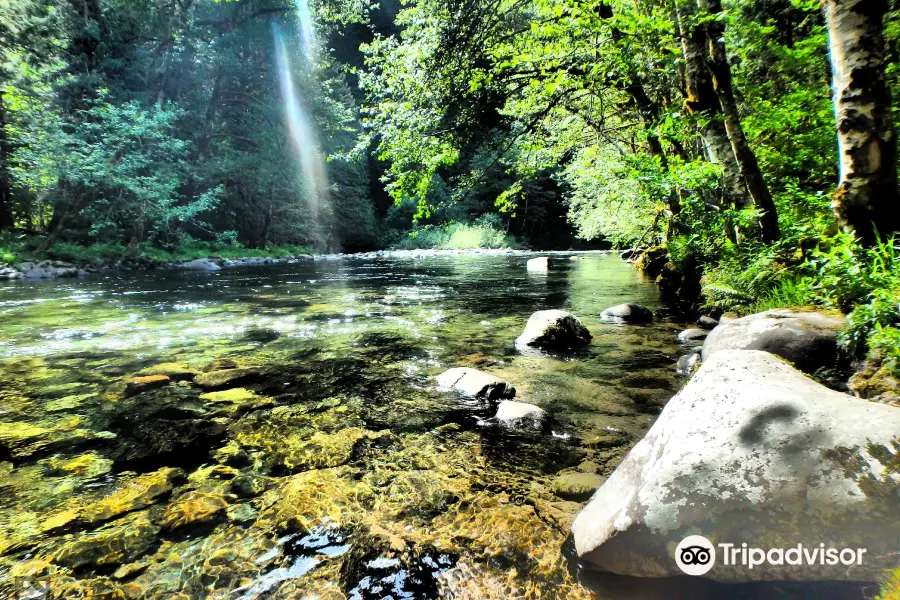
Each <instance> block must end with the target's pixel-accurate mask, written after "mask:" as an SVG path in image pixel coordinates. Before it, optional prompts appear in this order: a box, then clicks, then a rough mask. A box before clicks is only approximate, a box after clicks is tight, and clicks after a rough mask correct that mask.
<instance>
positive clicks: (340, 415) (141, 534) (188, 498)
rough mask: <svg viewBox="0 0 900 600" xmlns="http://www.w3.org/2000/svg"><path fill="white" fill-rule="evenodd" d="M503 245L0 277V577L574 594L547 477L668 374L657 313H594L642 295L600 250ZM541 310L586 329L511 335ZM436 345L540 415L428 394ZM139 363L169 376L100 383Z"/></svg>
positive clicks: (58, 588) (267, 590) (591, 468)
mask: <svg viewBox="0 0 900 600" xmlns="http://www.w3.org/2000/svg"><path fill="white" fill-rule="evenodd" d="M528 258H530V256H528V255H524V254H513V255H497V256H477V255H455V256H437V257H430V258H425V259H421V258H420V259H415V260H412V259H409V260H403V259H384V260H371V259H352V258H345V259H334V260H331V259H329V260H317V261H314V262H313V261H304V262H298V263H296V264H292V265H281V266H269V267H252V268H249V267H248V268H236V269H226V270H223V271H220V272H217V273H212V274H208V273H193V272H175V271H173V272H159V273H153V272H149V273H133V274H132V273H119V274H112V275H106V276H104V277H102V278H101V277H97V278H89V279H84V280H81V281H57V282H47V283H11V284H6V285H0V381H2V384H0V491H2V494H0V555H2V556H0V597H3V594H10V593H11V592H14V591H16V590H18V591H21V590H22V589H24V586H38V587H40V586H47V589H49V590H50V591H51V593H52V594H55V595H56V596H57V597H65V598H70V597H71V598H76V597H87V596H89V595H91V594H93V596H92V597H109V598H116V597H124V598H154V599H155V598H222V599H231V598H235V599H236V598H303V597H317V598H366V599H367V598H432V597H446V598H451V597H452V598H514V597H543V598H578V597H588V596H589V594H588V592H586V591H585V590H584V589H582V588H581V587H580V586H579V585H578V583H577V582H576V581H575V579H574V578H573V576H572V575H571V574H570V573H569V571H568V570H567V568H566V562H565V558H564V556H563V552H562V547H563V544H564V541H565V536H566V532H567V530H568V525H569V523H570V522H571V519H572V518H574V516H575V514H577V511H578V509H579V508H580V506H581V503H580V502H579V501H578V499H577V498H573V497H571V496H569V495H567V494H566V493H565V492H563V491H561V489H560V486H559V485H554V482H555V480H556V479H557V478H558V477H559V476H560V475H566V474H570V475H571V474H574V473H595V474H601V475H603V474H607V473H609V472H610V471H611V470H612V469H613V468H614V467H615V465H616V464H618V461H619V460H621V457H622V456H624V454H625V452H627V450H628V449H629V448H630V446H631V445H633V444H634V443H635V442H636V441H637V440H638V439H640V436H641V435H642V434H643V432H644V431H645V430H646V429H647V428H648V427H649V425H650V424H651V423H652V420H653V418H654V417H655V415H656V414H657V413H658V410H659V407H660V406H662V404H664V402H665V401H666V400H667V399H668V398H669V397H670V396H671V395H672V394H673V393H674V391H675V390H676V388H677V387H678V385H680V382H679V380H678V379H677V378H676V376H675V373H674V362H675V360H676V358H677V356H678V352H679V348H678V346H677V345H676V343H675V341H674V339H675V333H676V332H677V331H678V327H677V324H672V323H664V322H663V323H657V324H654V325H652V326H646V327H630V326H617V325H611V324H606V323H601V322H600V321H599V319H598V315H599V313H600V311H601V310H603V309H604V308H606V307H608V306H611V305H613V304H618V303H621V302H638V303H641V304H644V305H646V306H648V307H650V308H651V309H656V308H660V307H662V304H661V303H660V301H659V297H658V292H657V290H656V288H655V286H654V285H653V284H652V283H650V282H647V281H644V280H642V279H641V278H640V276H639V275H638V274H637V273H636V272H635V271H634V270H633V269H632V268H631V267H630V266H629V265H627V264H626V263H624V262H623V261H621V260H619V259H618V258H617V257H615V256H600V255H587V256H582V257H579V260H569V257H568V256H563V257H557V260H556V262H555V263H554V267H553V268H552V270H551V271H550V273H549V274H546V275H535V274H529V273H527V272H526V270H525V262H526V260H527V259H528ZM547 308H561V309H564V310H568V311H570V312H573V313H574V314H576V315H578V316H579V317H580V318H581V319H582V320H583V322H584V323H585V325H587V327H588V328H589V329H590V330H591V332H592V334H593V335H594V340H593V342H592V344H591V345H590V347H589V348H587V349H586V350H585V351H583V352H581V353H579V354H577V355H569V356H541V355H537V356H535V355H532V356H523V355H521V354H519V353H518V352H517V351H516V350H515V349H514V347H513V340H514V339H515V337H516V336H517V335H518V334H519V333H521V331H522V329H523V327H524V325H525V322H526V321H527V319H528V317H529V316H530V315H531V313H532V312H534V311H536V310H542V309H547ZM171 363H177V365H175V367H173V365H172V364H171ZM161 364H162V365H165V367H164V368H162V370H160V368H157V370H156V371H154V370H153V368H154V367H158V366H159V365H161ZM455 366H471V367H476V368H480V369H483V370H486V371H489V372H491V373H495V374H497V375H499V376H501V377H503V378H504V379H506V380H507V381H509V382H510V383H512V384H513V385H515V386H516V388H517V390H518V394H517V399H518V400H522V401H525V402H531V403H534V404H537V405H539V406H541V407H543V408H544V409H546V410H547V411H548V412H550V413H551V415H552V416H553V423H552V426H551V428H550V429H549V430H547V431H527V432H515V431H509V430H506V429H504V428H501V427H499V426H498V425H497V424H496V423H494V422H493V420H492V419H491V417H492V416H493V412H494V410H495V409H494V407H491V406H489V405H479V404H476V403H472V402H468V401H461V400H460V399H459V398H457V397H456V396H455V395H453V394H444V393H440V392H438V391H436V390H435V389H434V385H433V377H434V376H435V375H437V374H439V373H440V372H442V371H443V370H445V369H447V368H450V367H455ZM176 367H177V368H176ZM148 369H149V370H148ZM173 369H174V370H173ZM233 369H242V370H241V371H233ZM223 370H224V371H227V372H228V373H231V375H234V378H232V379H231V380H230V381H225V382H223V381H221V380H220V381H212V380H209V379H207V383H206V384H205V385H199V384H198V383H195V382H194V381H192V378H193V373H192V371H197V372H201V371H210V372H214V373H215V372H220V371H223ZM154 372H166V373H167V374H169V375H171V376H172V379H173V381H172V382H171V383H169V384H167V385H163V386H162V387H155V388H151V387H148V388H147V389H146V390H143V391H139V390H137V389H130V388H126V385H127V384H128V382H129V381H130V380H131V379H132V378H133V377H134V376H135V375H136V374H141V375H143V374H149V373H154ZM231 375H229V377H231ZM202 378H203V376H202V375H201V378H200V379H198V381H201V380H202ZM210 381H212V383H210ZM132 385H134V384H132ZM41 589H43V588H41ZM179 594H180V595H179Z"/></svg>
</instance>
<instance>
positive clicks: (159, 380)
mask: <svg viewBox="0 0 900 600" xmlns="http://www.w3.org/2000/svg"><path fill="white" fill-rule="evenodd" d="M170 381H172V380H171V379H169V378H168V377H167V376H166V375H147V376H146V377H132V378H131V379H130V380H129V381H128V383H127V384H125V393H126V394H128V395H129V396H134V395H135V394H140V393H141V392H146V391H147V390H153V389H156V388H159V387H163V386H164V385H169V382H170Z"/></svg>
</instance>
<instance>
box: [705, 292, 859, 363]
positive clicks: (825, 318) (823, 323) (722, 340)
mask: <svg viewBox="0 0 900 600" xmlns="http://www.w3.org/2000/svg"><path fill="white" fill-rule="evenodd" d="M845 323H846V320H845V319H844V317H843V316H841V315H840V314H837V313H826V312H820V311H815V310H794V309H787V308H778V309H775V310H767V311H766V312H761V313H757V314H755V315H750V316H748V317H743V318H741V319H737V320H734V321H729V322H723V323H721V324H720V325H719V326H718V327H716V328H715V329H714V330H713V331H712V332H711V333H710V334H709V337H708V338H707V339H706V343H705V344H704V345H703V360H707V359H708V358H709V357H710V356H712V355H713V354H715V353H716V352H720V351H722V350H765V351H766V352H771V353H772V354H777V355H778V356H781V357H782V358H785V359H787V360H789V361H791V362H792V363H794V365H795V366H796V367H797V368H798V369H800V370H801V371H804V372H806V373H813V372H815V371H816V370H817V369H819V368H822V367H825V368H831V367H834V366H835V364H836V363H837V362H838V345H837V333H838V332H839V331H840V330H841V329H842V328H843V327H844V324H845Z"/></svg>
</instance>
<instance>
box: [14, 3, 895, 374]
mask: <svg viewBox="0 0 900 600" xmlns="http://www.w3.org/2000/svg"><path fill="white" fill-rule="evenodd" d="M304 7H305V2H295V1H293V0H290V1H288V0H178V1H174V0H153V1H150V2H141V3H134V2H125V1H124V0H87V1H82V2H74V1H70V0H13V1H11V2H7V3H4V4H3V5H2V11H3V14H2V17H3V19H2V22H3V28H2V29H0V44H2V51H3V57H2V64H0V69H2V71H3V81H4V83H3V89H2V99H3V102H2V105H0V107H2V112H0V118H2V120H0V125H2V132H3V136H2V138H0V150H2V152H0V176H2V179H0V181H2V183H3V185H2V186H0V192H2V196H0V227H2V228H6V229H10V228H12V229H14V230H17V231H18V233H17V235H19V236H21V235H22V234H43V235H45V236H47V237H46V238H45V242H44V244H43V247H42V248H33V246H34V244H33V243H32V248H31V251H37V252H40V251H44V252H46V250H47V247H49V246H51V245H52V243H58V242H63V243H82V244H84V243H93V244H97V243H102V244H105V246H104V247H105V248H108V249H111V248H116V249H118V248H121V249H122V253H123V255H124V254H128V253H139V252H143V253H145V254H146V253H150V252H151V250H150V249H153V250H154V251H155V250H161V251H164V252H166V251H167V252H174V251H176V249H177V248H188V249H190V248H200V247H204V248H213V247H216V248H219V249H224V248H232V249H235V248H238V249H239V248H241V247H244V248H259V249H263V248H266V247H269V246H272V245H279V244H294V245H298V244H299V245H303V246H306V247H312V248H315V249H318V250H326V249H337V248H343V249H351V250H352V249H364V248H374V247H405V248H423V247H440V248H472V247H509V246H517V245H521V244H524V245H527V246H532V247H539V248H551V247H563V248H565V247H570V246H571V245H572V243H573V241H572V239H571V237H570V228H574V231H575V233H576V234H577V236H578V237H579V238H581V240H583V241H585V242H598V241H599V242H603V243H612V244H614V245H616V246H619V247H628V246H663V247H664V248H666V251H667V254H668V258H669V260H670V265H669V267H671V268H668V267H667V268H666V269H665V274H666V275H665V276H666V277H669V278H671V277H673V276H674V275H673V274H676V273H681V278H682V279H681V280H680V281H675V282H674V283H673V282H671V281H669V282H665V283H666V286H667V289H669V290H670V291H671V290H674V291H675V292H676V293H679V294H681V296H682V298H684V297H687V299H689V300H691V299H693V298H695V297H696V293H697V291H702V304H705V306H706V307H707V308H716V309H720V310H737V311H740V312H747V311H750V310H759V309H764V308H769V307H774V306H785V305H794V304H815V305H820V306H823V307H828V308H834V309H838V310H841V311H844V312H845V313H848V314H850V315H851V317H850V318H851V327H850V328H849V329H848V332H847V336H846V340H847V344H848V347H850V348H853V349H854V350H857V351H859V352H862V351H864V350H865V349H866V348H870V349H872V350H873V352H874V353H875V354H876V355H878V356H881V357H884V358H887V359H888V361H889V363H890V364H892V365H893V364H896V358H895V357H894V354H896V350H895V348H896V341H897V339H898V337H900V333H898V330H897V328H896V324H897V320H898V318H900V315H898V310H897V308H898V306H897V305H898V283H897V282H898V279H900V276H898V266H897V265H898V262H897V259H896V252H897V249H896V245H895V242H893V241H887V240H888V239H889V236H890V235H891V234H892V231H882V232H881V233H882V238H881V239H882V240H884V241H882V242H880V243H879V244H878V245H877V246H876V247H866V246H864V245H862V244H860V243H859V242H858V241H857V240H856V239H855V237H854V235H853V234H852V233H846V232H842V231H840V229H839V228H838V227H837V226H836V223H835V217H834V215H833V214H832V207H831V201H832V197H833V192H834V190H835V184H836V183H837V181H838V156H837V148H836V143H835V138H836V130H835V126H836V124H835V107H834V105H833V102H832V97H831V86H830V83H831V82H830V76H831V69H830V64H829V41H830V33H829V30H828V28H827V24H826V19H825V16H824V15H823V12H822V5H821V3H820V2H818V0H764V1H753V2H750V1H748V0H727V1H725V2H724V3H719V2H712V1H708V0H706V1H704V2H696V1H694V0H587V1H585V0H527V1H525V0H461V1H460V2H457V3H446V2H441V1H439V0H407V1H406V2H403V3H397V2H386V3H384V6H378V5H375V4H374V3H370V2H367V1H365V0H340V1H337V0H318V1H316V2H313V5H312V11H313V13H314V16H315V19H316V22H317V24H318V27H319V38H318V43H316V41H315V40H309V39H307V37H308V36H306V35H305V34H303V33H302V31H303V30H304V27H305V26H304V25H303V17H304V15H305V11H306V9H305V8H304ZM898 14H900V11H898V10H893V11H889V12H888V14H887V17H886V19H885V22H884V33H885V40H886V48H887V56H886V60H885V69H884V70H885V73H886V77H887V82H888V86H889V89H891V90H894V91H896V90H897V89H900V85H898V83H900V82H898V78H900V71H898V69H897V67H896V64H897V61H896V58H897V56H896V54H897V52H898V50H897V48H898V47H900V29H898V26H897V23H898V22H900V19H898ZM298 21H299V22H300V26H299V27H298V26H297V24H298ZM307 26H308V25H307ZM831 35H832V36H833V35H834V32H831ZM279 39H281V40H283V43H284V51H283V54H284V56H283V57H281V58H279V47H280V46H279ZM311 48H312V50H311ZM279 61H281V62H279ZM279 71H281V72H282V73H279ZM285 71H287V76H288V79H285V78H284V77H281V78H280V77H279V75H280V74H281V75H284V72H285ZM286 81H289V82H290V85H292V86H293V88H294V89H295V90H296V92H295V93H296V95H297V96H298V97H299V98H300V99H301V102H300V105H301V107H300V110H303V111H305V112H306V113H308V115H309V124H310V128H311V129H310V131H311V132H312V133H311V134H309V135H310V137H316V138H318V148H319V150H320V151H321V156H319V158H321V159H322V160H324V158H325V157H327V158H328V161H327V165H326V166H325V175H326V177H325V178H327V183H326V185H325V186H324V187H322V186H321V185H320V184H321V182H316V181H312V180H311V176H310V171H309V169H308V168H306V167H307V166H308V165H306V166H304V165H305V163H304V161H303V160H299V159H298V144H299V145H310V146H313V145H315V144H314V140H306V141H308V142H309V144H306V141H302V140H301V141H300V142H298V141H297V138H296V137H294V138H292V135H294V134H295V133H296V132H295V130H294V129H292V123H291V111H290V106H289V102H288V97H287V95H288V93H287V92H286V91H285V90H286V88H285V85H286ZM357 84H358V85H357ZM291 93H294V92H291ZM897 110H898V107H897V105H896V103H895V105H894V107H893V111H894V113H896V111H897ZM717 128H718V129H717ZM717 131H721V132H720V133H718V134H717V133H716V132H717ZM716 135H719V138H716V137H715V136H716ZM726 136H727V137H726ZM716 139H719V140H720V141H721V140H724V141H725V144H726V145H725V147H724V148H725V149H724V153H725V154H727V155H729V156H730V158H729V157H728V156H723V147H722V146H721V145H720V146H718V147H717V146H716ZM735 181H737V184H735ZM317 186H318V187H317ZM773 217H777V228H773V226H772V223H773V222H775V221H773V220H772V218H773ZM410 227H412V229H411V230H410ZM11 239H12V238H11ZM15 239H21V237H20V238H15ZM32 239H37V238H32ZM517 240H518V241H517ZM19 244H20V245H19V246H18V252H19V253H21V252H22V251H23V249H25V251H26V252H27V251H29V250H28V248H27V246H28V245H27V244H25V245H23V244H22V243H19ZM203 244H212V245H213V246H203ZM869 246H871V244H869ZM14 249H15V248H14ZM110 251H111V250H110ZM221 251H225V250H221ZM105 252H106V251H105ZM7 258H9V257H7ZM892 357H893V358H892Z"/></svg>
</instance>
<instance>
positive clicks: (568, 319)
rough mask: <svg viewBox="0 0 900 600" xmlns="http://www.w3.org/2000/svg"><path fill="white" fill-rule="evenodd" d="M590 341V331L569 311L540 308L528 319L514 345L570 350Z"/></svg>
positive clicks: (522, 347) (520, 347)
mask: <svg viewBox="0 0 900 600" xmlns="http://www.w3.org/2000/svg"><path fill="white" fill-rule="evenodd" d="M590 341H591V332H590V331H588V329H587V327H585V326H584V324H583V323H582V322H581V321H580V320H579V319H578V317H576V316H575V315H573V314H571V313H567V312H566V311H564V310H540V311H538V312H536V313H534V314H533V315H531V317H530V318H529V319H528V323H527V324H526V325H525V331H523V332H522V335H520V336H519V337H517V338H516V347H518V348H519V349H525V348H540V349H542V350H570V349H572V348H578V347H580V346H585V345H587V344H589V343H590Z"/></svg>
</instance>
